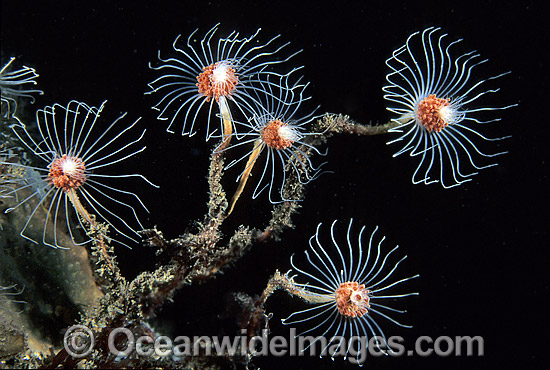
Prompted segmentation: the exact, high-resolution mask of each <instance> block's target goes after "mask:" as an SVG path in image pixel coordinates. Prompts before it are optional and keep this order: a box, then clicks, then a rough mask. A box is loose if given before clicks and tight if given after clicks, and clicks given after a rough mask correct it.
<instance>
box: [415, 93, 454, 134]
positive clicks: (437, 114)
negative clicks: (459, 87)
mask: <svg viewBox="0 0 550 370" xmlns="http://www.w3.org/2000/svg"><path fill="white" fill-rule="evenodd" d="M448 105H449V99H440V98H437V97H436V96H435V95H428V96H427V97H425V98H424V99H423V100H422V101H421V102H420V103H419V104H418V107H417V108H416V117H417V119H418V122H420V124H421V125H422V126H424V127H425V128H426V129H427V130H428V131H437V132H441V129H443V128H445V127H447V125H448V122H446V121H445V119H444V118H443V114H442V108H444V107H446V106H448Z"/></svg>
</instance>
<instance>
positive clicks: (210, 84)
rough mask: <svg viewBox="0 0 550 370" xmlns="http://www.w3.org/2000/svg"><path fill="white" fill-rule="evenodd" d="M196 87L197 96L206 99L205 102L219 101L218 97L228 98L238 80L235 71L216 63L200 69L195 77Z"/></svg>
mask: <svg viewBox="0 0 550 370" xmlns="http://www.w3.org/2000/svg"><path fill="white" fill-rule="evenodd" d="M197 81H198V82H197V87H198V88H199V94H202V95H204V96H205V97H206V101H210V99H212V98H214V99H216V101H219V99H220V96H222V95H223V96H228V95H230V94H231V93H232V92H233V90H235V88H236V86H237V83H238V82H239V78H238V77H237V75H236V74H235V69H234V68H232V67H231V66H229V65H227V64H225V63H222V62H218V63H215V64H211V65H209V66H207V67H204V68H203V69H202V73H201V74H200V75H198V76H197Z"/></svg>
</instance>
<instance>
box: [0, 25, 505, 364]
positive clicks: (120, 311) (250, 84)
mask: <svg viewBox="0 0 550 370" xmlns="http://www.w3.org/2000/svg"><path fill="white" fill-rule="evenodd" d="M259 34H260V30H258V31H257V32H256V33H254V34H252V35H250V36H248V37H241V36H240V35H239V33H237V32H232V33H230V34H229V35H228V36H226V37H222V36H221V35H219V31H218V25H216V26H214V27H213V28H212V29H210V30H209V31H207V32H206V33H205V34H204V36H202V37H200V40H198V39H195V38H196V37H197V35H198V31H197V30H196V31H195V32H193V33H192V34H191V35H189V37H187V39H186V41H184V40H185V39H184V38H182V37H181V35H180V36H178V37H176V39H175V40H174V42H173V44H172V49H173V52H175V54H173V56H171V57H164V58H163V57H162V55H163V52H161V51H159V52H158V62H155V63H152V64H151V65H150V67H151V69H153V70H154V73H156V78H155V79H154V80H153V81H152V82H151V83H150V84H149V86H150V88H151V90H150V91H148V92H147V94H150V95H153V97H154V98H155V99H156V104H155V105H154V106H153V109H155V110H157V111H158V112H159V113H158V116H157V118H158V119H159V120H161V121H167V123H168V124H167V131H168V132H170V133H175V132H178V133H181V135H183V136H192V135H194V134H195V133H197V132H202V133H203V134H204V136H205V138H206V141H209V140H216V144H214V145H212V146H211V148H212V155H211V160H210V167H209V170H208V171H209V172H208V181H209V182H208V185H209V189H208V190H209V202H208V213H207V214H206V215H205V216H204V219H203V220H202V221H200V222H197V223H196V230H194V231H193V232H187V233H185V234H184V235H182V236H180V237H179V238H175V239H171V240H167V239H165V237H164V235H163V234H162V232H161V231H160V230H157V229H144V226H145V225H142V224H141V223H140V221H139V216H138V212H139V210H143V211H146V210H147V209H146V207H145V205H144V204H143V203H142V202H141V200H140V198H139V196H138V195H137V194H134V193H132V192H129V191H127V190H124V189H125V188H124V186H123V185H118V186H115V185H107V184H106V183H104V181H108V180H113V179H115V180H116V183H117V184H118V182H119V181H126V180H131V179H137V180H140V181H145V182H147V183H149V181H148V180H147V179H146V178H145V177H144V176H143V175H141V174H124V173H105V174H103V173H102V171H103V170H106V169H107V168H109V166H111V165H114V164H118V163H120V162H123V161H125V160H130V159H132V158H134V157H135V156H137V155H138V154H139V153H141V152H142V151H144V150H145V147H141V146H139V142H140V139H141V138H142V137H143V135H144V134H145V128H144V127H143V126H144V125H143V123H142V122H140V120H139V119H137V120H135V121H134V122H133V123H132V124H130V125H126V126H125V125H124V124H123V122H124V120H125V115H123V116H121V117H119V118H118V119H116V120H115V121H113V122H112V123H111V124H108V125H107V126H104V127H106V128H105V129H103V130H99V131H98V130H96V129H94V127H95V126H96V125H97V122H99V121H100V120H99V116H100V113H101V112H102V110H103V107H104V104H102V105H101V106H100V107H99V108H95V107H92V106H90V105H88V104H87V103H83V102H77V101H70V102H69V103H68V104H66V105H62V104H53V105H51V106H47V107H45V108H43V109H38V110H37V115H36V121H35V122H31V121H29V122H22V121H21V120H20V119H17V118H16V117H15V116H14V112H15V108H14V107H15V103H16V100H17V99H18V98H21V97H22V98H25V97H32V94H33V93H39V91H38V90H29V89H27V88H26V85H27V84H31V83H32V84H34V83H35V81H34V80H35V78H36V77H37V74H36V72H35V71H34V70H32V69H29V68H27V67H24V68H23V69H21V70H19V71H11V70H10V64H11V63H12V62H13V59H10V61H9V62H8V63H7V64H6V65H5V66H4V67H3V68H2V74H1V76H0V82H1V83H2V104H3V105H2V107H3V108H2V109H3V117H4V124H9V125H10V130H11V136H10V137H11V138H18V139H19V140H20V143H21V144H20V145H21V147H22V148H23V149H24V152H25V153H27V156H22V155H20V154H18V153H21V150H20V148H17V146H16V145H15V146H10V147H7V146H5V147H4V148H2V152H0V156H1V161H0V166H1V167H0V169H1V171H2V184H1V188H0V189H1V192H2V193H1V194H2V197H4V199H5V201H6V204H11V205H10V206H9V207H8V208H7V209H5V212H6V213H7V214H8V215H10V214H13V213H16V212H21V213H22V214H23V215H24V217H25V222H24V223H23V224H22V227H21V229H20V230H19V232H20V234H21V236H23V237H24V238H27V239H28V240H30V241H32V242H34V243H37V244H44V245H47V246H50V247H55V248H67V247H70V250H76V248H84V247H86V248H88V251H89V252H90V257H89V258H90V260H91V262H92V271H93V274H94V275H93V276H94V279H95V281H96V283H97V284H98V285H99V286H101V287H102V294H101V297H100V298H99V299H98V300H97V302H96V303H95V304H91V305H90V307H88V308H86V309H82V310H81V312H80V313H81V318H80V319H79V320H78V322H79V323H80V324H82V325H86V326H88V327H90V328H93V330H94V337H95V338H105V337H106V336H107V335H108V333H109V331H110V330H112V329H113V328H115V327H118V326H120V325H123V326H125V327H127V328H130V329H132V330H133V331H135V332H136V333H145V332H150V329H149V328H148V326H147V320H148V319H149V318H151V317H153V316H154V315H155V314H156V312H157V311H158V310H157V309H158V308H160V307H162V305H163V304H165V303H166V302H167V301H170V299H171V298H172V297H173V295H174V294H175V292H176V291H177V290H178V289H180V288H182V287H183V286H184V285H188V284H193V283H195V282H198V281H204V280H206V279H209V278H211V277H213V276H215V275H217V273H218V272H219V271H220V270H222V269H225V268H228V267H229V266H231V264H232V263H233V262H235V261H236V260H238V259H239V258H240V257H241V256H242V255H243V254H244V253H246V251H247V250H248V249H249V248H250V247H251V246H252V245H254V243H256V242H258V241H265V240H267V239H274V240H278V239H280V238H281V235H282V232H283V231H284V229H285V228H287V227H291V226H292V220H291V216H292V215H293V214H294V213H295V212H296V210H297V209H298V208H299V201H300V200H302V199H304V195H305V192H304V189H305V186H306V185H307V184H308V183H309V182H310V181H313V180H315V179H317V178H318V177H319V175H320V174H321V166H322V165H323V164H324V163H323V162H322V160H321V161H319V158H320V157H322V156H323V155H324V149H323V148H322V146H324V144H325V143H326V142H327V139H328V138H330V137H331V136H333V135H336V134H342V133H346V134H356V135H374V134H384V133H388V132H389V133H394V132H397V133H399V136H398V137H397V138H396V139H394V140H391V141H390V142H389V143H390V144H392V143H396V142H403V143H404V146H403V147H402V149H401V150H399V151H398V152H397V153H396V156H397V155H400V154H402V153H406V152H409V153H410V155H411V156H414V157H420V164H418V166H417V168H416V170H415V171H414V173H413V183H425V184H432V183H439V184H441V186H443V187H444V188H447V187H453V186H457V185H460V184H461V183H463V182H466V181H468V180H469V179H470V178H471V177H472V176H473V175H474V174H475V172H464V170H463V169H462V168H463V167H465V166H466V165H468V166H470V167H473V168H474V170H475V171H477V170H479V169H482V168H486V167H491V166H493V165H494V163H491V164H486V165H478V164H477V162H474V159H473V158H474V156H476V155H477V156H480V157H484V158H487V157H494V156H497V155H500V154H503V153H502V152H497V153H494V154H486V153H485V152H483V151H481V150H480V149H479V148H478V144H476V143H474V140H478V141H481V142H490V141H493V140H501V139H503V138H504V137H502V138H498V139H488V138H486V137H485V136H484V135H483V134H482V133H481V132H479V131H478V126H479V129H481V128H482V126H483V125H487V124H493V123H494V122H495V121H498V119H499V118H498V117H497V118H491V119H486V120H482V119H479V118H476V115H477V114H478V113H494V112H495V111H497V110H503V109H507V108H509V107H511V106H512V105H509V106H506V105H503V106H500V107H483V106H482V105H480V104H479V101H481V100H482V97H483V96H484V95H487V94H492V93H495V92H496V91H498V89H496V88H492V87H485V86H486V85H488V84H489V83H490V82H491V81H492V80H494V79H497V78H500V77H501V76H503V75H505V74H506V73H504V74H500V75H497V76H494V77H489V78H486V79H481V80H479V79H477V78H476V77H474V74H475V73H474V72H475V70H474V69H475V67H476V66H477V65H479V64H481V63H484V62H486V60H481V61H478V54H476V53H475V52H470V53H465V54H461V55H459V56H458V57H456V56H454V54H453V48H454V45H455V44H457V43H458V42H459V41H449V39H450V38H449V37H448V36H447V35H446V34H442V33H441V31H440V30H439V29H438V28H428V29H426V30H424V31H422V32H421V33H418V32H417V33H415V34H413V35H411V36H410V37H409V38H408V39H407V41H406V43H405V45H404V46H402V47H400V48H398V49H396V50H395V51H394V52H393V53H392V56H391V57H390V58H389V59H388V60H387V61H386V64H387V65H388V67H389V69H390V70H389V73H388V75H387V77H386V79H387V81H388V85H387V86H385V87H384V88H383V91H384V97H385V99H386V100H387V101H388V104H389V105H388V107H387V108H388V110H389V111H390V112H392V113H395V114H396V116H395V117H393V118H392V119H391V121H390V122H388V123H386V124H383V125H377V126H365V125H361V124H358V123H355V122H353V121H352V120H351V119H349V117H345V116H341V115H333V114H324V115H321V114H317V112H318V108H316V107H315V106H313V107H310V108H308V107H307V105H308V104H309V101H310V100H311V97H310V96H309V95H308V94H307V91H306V89H307V86H308V83H306V82H304V79H303V77H302V76H300V75H299V74H300V73H301V69H302V67H301V66H295V65H293V64H292V60H293V56H295V55H296V52H292V51H287V49H289V47H288V45H289V43H288V42H287V43H278V39H279V36H275V37H273V38H271V39H269V40H268V41H267V42H259V41H257V40H258V39H259V37H260V36H259ZM216 121H219V123H217V122H216ZM5 128H6V127H4V129H5ZM135 130H139V131H138V132H141V135H137V136H136V135H134V136H132V134H131V133H132V132H134V131H135ZM182 140H185V139H182ZM184 145H185V144H184ZM205 145H208V144H205ZM226 160H228V161H229V162H228V164H226V163H225V161H226ZM463 163H465V164H463ZM232 168H238V171H237V173H238V175H237V176H236V182H237V183H238V184H237V186H236V189H234V190H233V194H234V195H233V197H232V198H231V200H229V201H228V200H227V198H226V195H225V190H224V188H223V186H222V182H221V180H222V178H223V175H224V172H225V171H226V170H230V169H232ZM228 173H230V172H228ZM249 180H251V181H249ZM250 184H252V185H250ZM149 185H153V184H151V183H149ZM160 185H161V186H162V184H160ZM248 186H250V187H251V189H252V190H251V194H252V195H251V197H252V198H253V199H254V200H255V201H261V199H263V197H265V198H266V199H268V200H269V201H270V203H271V204H272V207H273V211H272V218H271V220H270V221H269V223H268V224H267V225H265V226H264V227H263V228H262V229H256V228H253V227H245V226H240V227H239V228H238V229H237V230H235V232H234V233H233V234H232V235H228V237H226V238H224V236H223V235H222V232H221V231H220V227H221V225H222V224H223V223H224V221H225V220H226V219H227V218H228V217H230V215H231V213H232V211H233V209H234V208H235V207H239V202H238V201H239V199H240V197H241V196H242V194H248V193H249V192H247V187H248ZM153 190H154V189H153V188H152V187H151V191H153ZM28 204H32V206H31V207H27V205H28ZM119 210H122V211H127V215H122V214H119ZM231 217H234V216H231ZM352 226H353V223H352V221H350V222H349V226H348V228H347V233H345V234H339V233H337V232H336V231H335V224H334V223H333V225H332V227H331V228H330V240H331V243H329V244H328V245H329V247H327V246H326V245H327V244H325V242H323V241H321V236H320V234H321V233H320V226H319V227H318V229H317V232H316V233H315V235H314V236H313V237H312V238H311V239H310V245H309V252H308V251H306V260H307V264H305V265H304V264H295V263H294V257H291V265H292V267H293V269H294V270H296V271H297V272H298V276H294V275H292V273H290V272H289V273H287V274H281V273H279V272H278V271H277V272H275V274H274V275H273V277H272V279H271V280H270V281H269V282H268V284H267V288H266V290H265V291H264V292H263V294H262V295H261V297H260V298H258V299H252V298H249V299H239V305H240V307H241V309H242V311H243V315H244V316H247V318H248V319H247V320H243V321H242V322H243V323H244V324H242V325H243V327H242V329H246V332H247V333H248V337H249V339H250V338H251V337H252V336H254V335H256V334H258V333H259V332H260V331H261V329H263V328H265V327H266V326H267V323H268V320H269V316H268V315H266V314H265V307H264V305H265V303H266V301H267V299H268V298H269V297H270V296H271V294H272V293H273V292H274V291H275V290H277V289H280V290H285V291H287V292H288V293H289V294H291V295H294V296H297V297H299V298H301V299H302V300H303V301H305V302H306V303H307V304H310V305H311V307H308V308H305V309H303V310H299V311H296V312H295V313H293V314H291V315H290V316H289V317H288V318H286V319H284V320H283V322H284V323H285V324H288V325H293V326H294V325H296V326H300V327H302V329H301V332H300V333H299V334H298V335H302V334H310V333H311V334H315V335H320V336H322V338H325V339H326V340H327V341H325V342H323V341H322V340H321V339H319V342H322V343H324V344H323V345H322V346H321V348H320V349H319V350H320V351H321V352H323V353H326V351H327V350H328V348H329V344H330V343H331V342H332V341H333V340H334V338H336V337H338V338H346V339H352V338H363V339H364V340H365V341H363V342H361V341H358V342H355V343H354V342H353V341H350V342H349V343H348V344H340V345H338V346H337V347H336V351H333V352H329V353H328V355H329V357H332V358H333V359H334V358H335V357H338V356H339V355H341V356H342V357H344V358H350V359H351V358H355V359H356V360H357V361H356V362H358V363H359V364H363V361H360V359H359V355H358V353H359V352H361V350H364V349H365V348H366V346H367V344H366V343H367V342H368V340H369V338H372V337H381V338H383V339H385V338H386V334H385V327H387V326H389V327H393V329H397V330H400V329H402V328H407V327H409V324H408V323H407V324H405V323H403V322H402V321H401V319H397V318H395V316H402V314H404V313H405V312H406V310H405V309H404V308H403V306H406V301H407V298H408V297H409V296H413V295H416V294H418V293H417V292H416V291H414V288H408V287H409V286H411V285H412V284H414V282H412V281H410V280H412V279H413V278H416V277H417V276H418V275H412V276H410V275H407V276H401V275H399V269H398V267H399V266H400V264H401V263H402V261H403V260H404V259H405V257H401V255H400V253H399V250H398V249H397V247H395V248H393V249H391V250H389V251H387V250H386V249H385V248H384V247H383V246H382V240H383V239H384V238H382V239H381V240H380V239H377V237H376V235H375V233H376V229H375V231H374V232H372V234H370V237H368V242H367V240H366V239H367V236H366V235H367V234H365V227H363V228H361V229H360V231H359V232H358V233H357V232H355V231H353V227H352ZM29 234H32V236H29ZM37 235H38V237H36V236H37ZM340 235H344V236H340ZM67 236H68V237H67ZM140 238H141V239H142V243H143V244H145V245H148V246H150V247H153V248H156V256H157V257H158V261H157V265H156V267H155V269H154V270H153V271H146V272H143V273H141V274H140V275H139V276H137V277H136V278H135V279H133V280H130V281H129V280H127V279H126V278H125V277H124V276H123V275H122V274H121V273H120V270H119V268H118V265H117V263H116V260H115V258H114V251H113V249H112V246H111V244H112V242H113V241H115V242H116V241H118V242H121V243H122V244H124V245H127V246H136V247H137V246H139V239H140ZM222 240H223V243H225V244H223V245H222ZM376 240H378V241H376ZM67 241H68V242H67ZM65 243H68V244H65ZM81 245H84V246H81ZM14 253H15V252H14ZM56 253H63V251H56ZM304 266H305V267H304ZM2 278H4V279H5V277H2ZM0 283H1V282H0ZM6 285H8V284H6ZM402 285H406V287H405V290H402V291H401V290H400V291H397V290H399V289H401V288H402ZM394 288H397V290H394ZM241 298H242V297H241ZM394 300H398V301H399V306H400V308H395V307H393V303H394V302H393V301H394ZM276 314H277V313H276V312H275V315H276ZM16 329H17V330H21V331H22V330H23V329H22V328H16ZM152 335H157V334H155V333H152ZM369 343H370V342H369ZM49 345H50V346H54V347H55V345H56V344H55V343H49ZM315 345H317V344H316V342H314V343H312V344H311V346H315ZM27 348H28V347H25V346H23V348H22V349H21V352H20V354H19V355H20V356H22V354H23V353H24V352H25V350H26V349H27ZM385 352H386V353H389V352H391V348H389V349H386V350H385ZM226 355H227V356H225V357H219V358H211V357H207V356H198V357H183V358H177V359H167V358H163V357H153V358H148V359H139V358H125V359H116V358H114V357H113V355H112V354H110V353H108V351H106V349H105V348H100V347H98V348H94V349H93V351H92V352H91V355H89V356H88V357H87V358H86V359H71V360H69V358H70V356H69V352H67V348H65V349H61V350H60V351H59V352H58V353H57V355H56V356H45V357H42V356H40V355H36V354H34V355H32V356H31V358H32V361H33V364H36V365H48V366H51V365H53V366H57V365H62V364H72V365H75V364H77V363H78V362H79V361H82V363H80V365H82V366H86V367H107V366H113V365H114V364H115V363H116V361H121V360H122V361H124V365H127V366H133V367H145V366H172V365H173V362H172V361H177V363H178V364H179V365H181V366H194V367H198V366H205V367H206V366H220V364H222V363H223V362H224V361H230V362H232V363H245V364H248V363H249V362H250V361H252V359H253V358H252V353H246V354H245V355H241V356H238V355H235V354H233V355H230V354H226ZM19 358H20V357H19ZM71 361H72V362H71ZM179 365H178V366H179Z"/></svg>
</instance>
